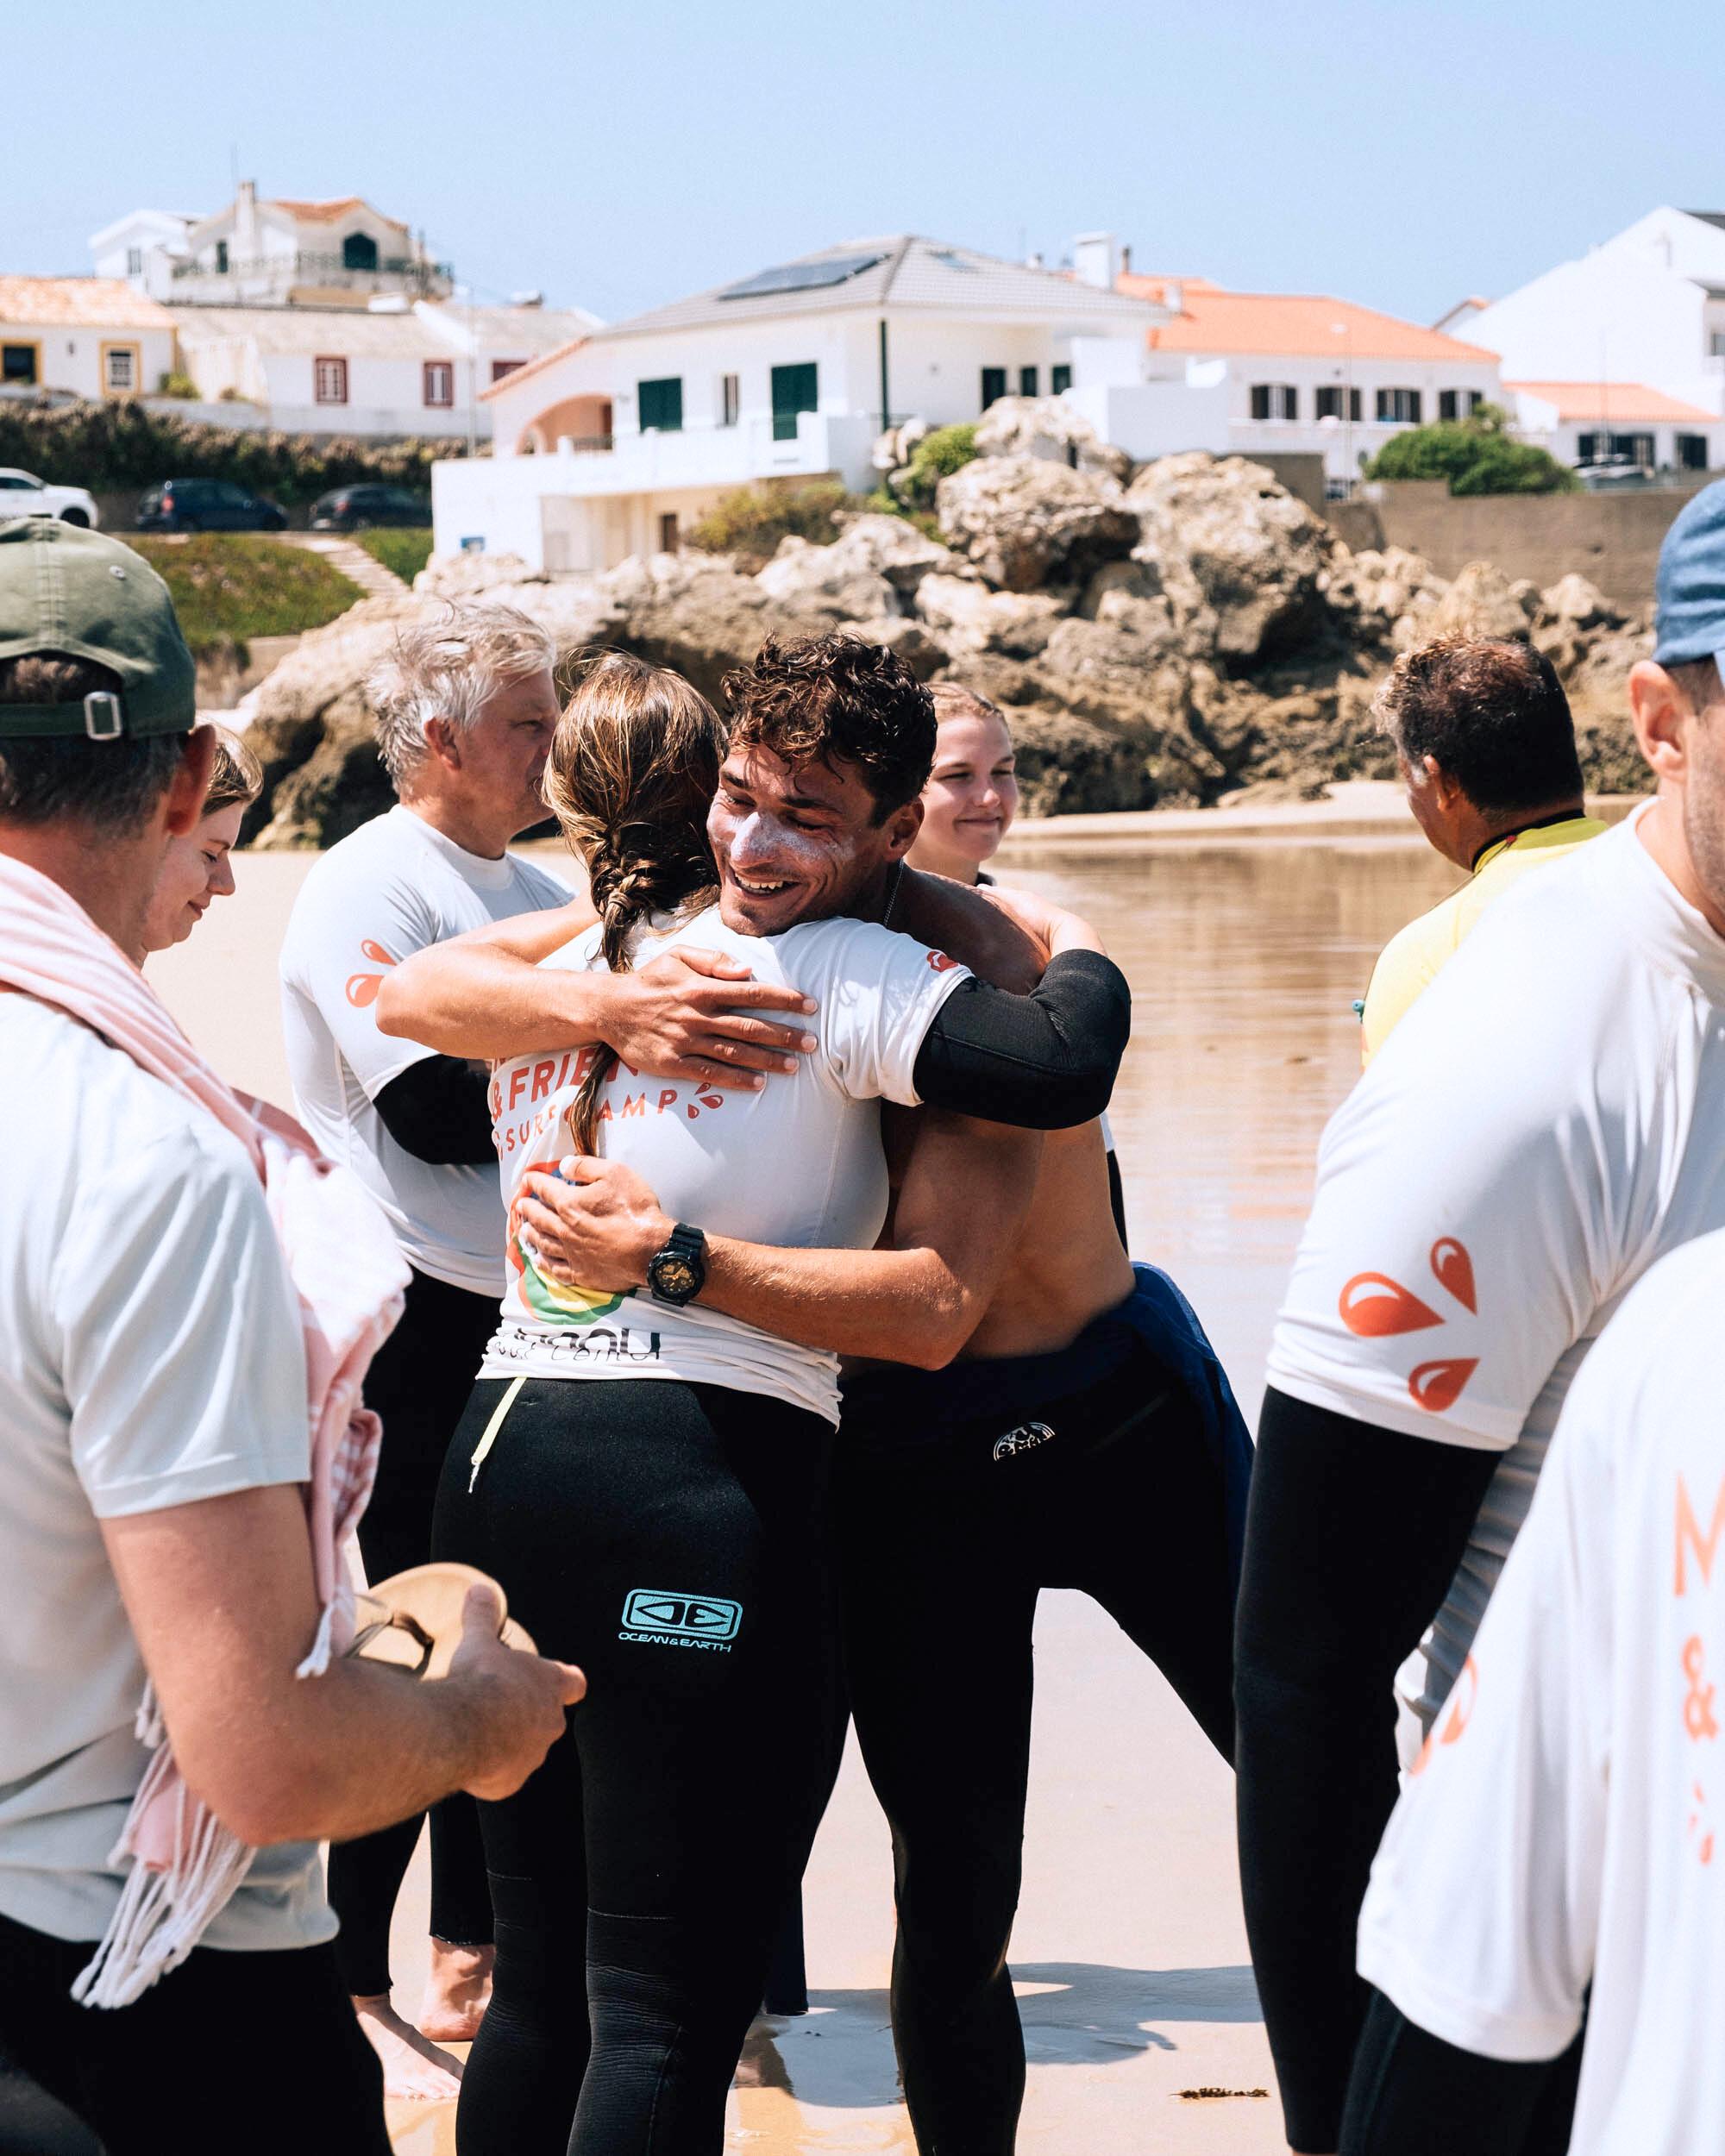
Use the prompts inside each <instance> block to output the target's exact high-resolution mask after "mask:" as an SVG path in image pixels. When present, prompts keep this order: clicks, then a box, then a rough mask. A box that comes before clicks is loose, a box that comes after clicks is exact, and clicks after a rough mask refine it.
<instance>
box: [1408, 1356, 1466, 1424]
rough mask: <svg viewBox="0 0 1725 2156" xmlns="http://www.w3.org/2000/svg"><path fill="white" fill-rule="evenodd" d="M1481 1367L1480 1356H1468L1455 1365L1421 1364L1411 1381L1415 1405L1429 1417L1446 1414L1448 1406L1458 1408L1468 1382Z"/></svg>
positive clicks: (1410, 1377)
mask: <svg viewBox="0 0 1725 2156" xmlns="http://www.w3.org/2000/svg"><path fill="white" fill-rule="evenodd" d="M1478 1368H1479V1357H1477V1356H1471V1357H1465V1356H1464V1357H1458V1358H1457V1359H1456V1360H1455V1361H1453V1362H1446V1363H1421V1364H1420V1366H1419V1367H1418V1369H1415V1371H1414V1372H1413V1373H1412V1374H1411V1375H1410V1376H1409V1377H1408V1391H1409V1392H1410V1393H1411V1394H1412V1395H1414V1405H1415V1407H1423V1408H1424V1409H1425V1410H1426V1411H1427V1413H1428V1414H1433V1415H1440V1414H1442V1413H1443V1412H1444V1410H1445V1409H1446V1407H1454V1406H1455V1404H1456V1402H1457V1401H1458V1400H1459V1399H1460V1398H1461V1396H1462V1392H1463V1389H1464V1388H1465V1386H1466V1384H1467V1381H1468V1379H1469V1378H1470V1377H1471V1376H1473V1373H1474V1372H1475V1371H1476V1370H1477V1369H1478Z"/></svg>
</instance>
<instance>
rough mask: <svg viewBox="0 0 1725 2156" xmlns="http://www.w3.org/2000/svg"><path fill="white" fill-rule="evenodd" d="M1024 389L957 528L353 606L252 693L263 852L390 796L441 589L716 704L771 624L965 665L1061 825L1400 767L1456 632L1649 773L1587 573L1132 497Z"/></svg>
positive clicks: (1260, 509)
mask: <svg viewBox="0 0 1725 2156" xmlns="http://www.w3.org/2000/svg"><path fill="white" fill-rule="evenodd" d="M1007 401H1008V402H1009V403H1013V404H1019V406H1020V407H1021V409H1020V410H1019V411H1014V412H1008V413H1007V414H1006V415H1005V416H1004V417H1002V418H1001V420H1000V423H999V424H998V425H997V426H994V427H993V428H990V427H989V426H988V424H987V423H985V425H984V427H983V428H982V429H979V430H978V431H979V436H980V437H982V439H984V440H985V441H986V442H990V443H994V442H998V443H999V444H1000V453H999V454H984V455H982V456H980V457H978V458H977V460H976V461H975V462H974V463H973V464H971V465H969V466H968V467H965V468H964V469H963V471H960V472H958V473H955V474H953V475H952V476H951V477H950V478H949V479H945V480H944V481H943V483H942V486H941V493H940V518H941V528H942V531H943V534H944V540H945V541H947V542H950V543H943V541H942V540H938V539H934V538H931V537H929V536H926V535H925V533H924V532H923V531H921V530H919V529H917V528H916V527H915V526H913V525H912V524H911V523H907V522H906V521H905V520H903V519H902V518H899V517H885V516H875V515H872V514H870V515H863V516H856V517H849V518H846V519H844V523H843V528H842V530H841V532H840V536H839V537H838V538H837V540H836V541H835V542H833V543H832V544H831V545H830V546H824V547H823V546H814V545H811V544H809V543H808V542H806V541H804V540H800V539H787V540H785V541H784V542H782V543H781V546H780V548H779V551H778V553H777V554H776V555H775V557H774V558H773V560H772V561H769V562H768V563H767V565H766V566H765V567H763V568H762V569H761V570H760V572H759V573H757V574H755V575H748V574H745V573H743V571H742V570H741V569H740V568H739V567H738V566H737V563H736V562H735V561H729V560H726V559H724V558H723V557H719V556H714V555H701V554H682V555H651V556H649V557H647V558H645V559H636V560H630V561H625V562H624V563H623V564H622V565H621V567H618V568H616V569H613V570H612V571H611V572H609V573H607V574H605V575H603V576H548V575H541V574H535V573H530V571H528V570H527V569H526V567H524V564H523V563H521V562H520V561H518V560H514V559H511V557H508V556H487V555H462V556H461V557H459V558H458V559H456V560H455V561H443V562H434V563H433V564H432V565H431V566H430V567H429V568H428V569H427V570H426V571H425V572H424V573H423V575H422V576H421V577H420V579H419V580H418V583H417V586H416V590H415V593H414V595H413V597H412V598H411V599H410V598H407V597H406V596H405V595H404V596H403V597H401V598H399V599H370V600H367V601H366V602H364V603H363V604H362V605H359V606H356V607H355V608H354V610H353V611H352V612H351V613H349V614H347V615H344V616H343V617H342V619H341V620H340V621H339V622H336V623H332V624H330V626H329V628H327V629H323V630H316V631H314V632H313V633H312V634H311V635H310V636H306V637H304V639H303V640H302V642H301V643H300V645H299V648H298V650H297V651H295V652H294V653H293V655H292V657H291V658H289V659H288V660H287V661H285V663H284V664H283V665H282V666H280V667H278V668H277V669H276V671H275V672H274V673H273V674H271V675H270V676H269V678H268V679H267V680H266V681H265V682H264V683H263V685H262V686H261V687H260V688H259V689H258V690H256V691H254V693H253V694H252V696H251V698H250V699H248V705H249V706H250V715H251V722H252V723H251V735H250V738H251V739H252V741H253V742H254V745H255V746H256V747H257V749H258V750H259V752H260V755H261V756H262V758H263V761H264V765H265V772H266V780H267V790H266V793H265V797H264V799H263V801H262V802H261V803H260V805H259V807H258V809H257V810H256V811H254V814H253V818H252V819H251V820H252V824H253V825H254V828H255V829H256V830H258V831H259V832H260V843H267V844H308V843H319V842H322V843H329V842H330V841H332V840H333V839H336V838H338V837H342V835H343V834H344V833H345V832H346V831H348V830H351V829H352V828H353V827H354V825H355V824H358V823H360V822H361V821H363V820H364V818H367V816H370V815H372V814H373V813H375V812H376V811H377V810H378V809H379V808H380V807H382V806H384V805H386V802H387V800H388V799H389V793H388V788H387V786H386V781H385V779H384V775H383V772H382V769H381V767H380V764H379V762H378V760H377V756H376V754H375V751H374V749H373V746H372V740H371V729H370V724H369V719H368V717H367V712H366V710H365V705H364V699H363V696H362V694H361V682H362V680H363V677H364V675H365V673H366V672H367V669H368V667H370V666H371V664H372V663H373V661H374V660H375V659H376V658H377V657H378V656H380V655H381V653H382V652H383V651H384V650H386V649H387V647H388V644H389V642H390V639H391V638H392V636H393V635H394V633H395V630H396V626H397V624H398V622H399V621H400V620H401V619H402V618H403V617H404V616H405V614H407V613H408V612H409V611H411V610H413V609H415V608H417V607H421V606H423V605H426V604H427V603H428V602H430V601H433V600H436V599H438V598H449V597H479V598H481V599H495V600H501V601H506V602H507V603H509V604H511V605H516V606H518V607H520V608H521V609H522V610H523V611H525V612H527V613H529V614H531V615H532V616H533V617H535V618H536V620H540V621H543V623H544V624H546V626H547V627H548V628H549V629H550V630H551V631H552V633H553V635H554V636H555V638H556V641H557V644H558V648H559V651H560V653H561V654H562V655H564V656H565V657H573V656H574V655H575V654H577V653H579V652H582V651H585V650H590V649H593V648H594V647H596V646H602V645H606V644H610V645H615V646H618V647H621V648H622V649H626V650H630V651H635V652H638V653H640V654H641V655H643V657H646V658H650V659H654V660H656V661H661V662H662V663H664V664H667V665H669V666H673V667H677V668H678V669H679V670H680V671H681V672H682V673H684V674H687V675H688V677H689V679H690V680H693V682H694V683H695V685H696V686H697V687H699V689H700V690H702V692H703V693H705V694H706V695H707V696H709V697H711V698H712V699H715V701H717V700H718V699H719V697H720V695H721V693H722V692H721V685H722V682H723V680H724V675H725V674H727V673H728V672H730V671H731V668H732V667H738V666H743V665H745V664H747V663H748V661H750V660H751V659H752V658H753V657H754V655H755V654H756V651H757V650H758V649H760V647H761V644H762V642H763V641H764V640H765V639H766V638H767V637H768V636H773V635H778V636H798V635H808V634H816V633H825V632H828V631H831V630H834V629H835V628H843V629H844V630H846V631H847V633H849V634H851V635H855V636H864V637H867V638H869V639H870V640H872V641H876V642H882V643H887V644H890V645H891V646H892V647H893V648H894V649H895V650H897V651H899V652H900V653H901V654H902V655H903V656H904V658H905V660H906V662H907V663H908V664H909V665H910V666H911V667H913V670H914V671H915V672H916V673H917V674H918V675H919V677H920V678H922V679H923V680H934V679H939V678H942V677H951V678H954V679H960V680H963V681H965V682H966V683H967V684H969V686H972V687H974V688H976V689H978V690H980V691H981V692H982V693H983V694H985V695H988V696H991V697H993V698H994V700H995V701H996V702H997V703H999V704H1000V705H1001V706H1002V707H1003V708H1004V709H1005V710H1006V711H1007V713H1008V716H1009V718H1011V721H1012V724H1013V732H1014V735H1015V736H1016V738H1017V740H1018V743H1019V772H1020V779H1021V784H1022V790H1023V793H1024V797H1025V802H1026V808H1027V809H1028V810H1030V811H1032V812H1042V813H1049V812H1055V811H1061V812H1078V811H1088V810H1094V809H1102V808H1140V807H1147V806H1150V805H1153V804H1156V803H1163V804H1167V805H1176V804H1179V805H1184V804H1191V803H1196V802H1207V801H1214V800H1216V799H1220V797H1221V796H1222V795H1224V794H1226V793H1233V792H1234V791H1236V790H1237V789H1239V788H1240V787H1245V786H1273V787H1277V789H1279V790H1280V791H1281V792H1282V793H1283V794H1284V795H1293V794H1297V793H1302V792H1305V793H1319V792H1320V791H1321V789H1322V787H1324V786H1325V785H1326V784H1327V783H1328V782H1329V781H1331V780H1337V779H1346V778H1359V777H1389V776H1391V775H1393V762H1392V759H1391V756H1390V754H1389V749H1388V746H1387V744H1386V743H1385V742H1384V741H1383V739H1382V738H1381V737H1380V736H1379V735H1378V733H1377V730H1376V728H1375V726H1374V724H1373V722H1372V718H1371V699H1372V696H1373V693H1374V692H1375V690H1376V687H1377V684H1378V683H1379V682H1380V681H1381V680H1382V679H1383V675H1384V674H1385V673H1386V672H1387V671H1388V669H1389V667H1390V665H1391V664H1392V663H1393V662H1394V660H1395V658H1396V655H1397V654H1398V653H1400V652H1403V651H1407V650H1410V649H1414V648H1415V646H1416V645H1419V644H1421V643H1423V642H1428V641H1429V640H1430V639H1432V638H1433V637H1434V636H1444V635H1469V636H1477V635H1488V636H1527V637H1529V638H1531V640H1532V641H1533V642H1534V643H1535V644H1536V645H1537V646H1538V647H1539V648H1540V649H1541V650H1543V651H1545V652H1546V653H1547V654H1548V655H1550V657H1551V659H1552V661H1553V665H1554V666H1555V667H1557V669H1558V671H1559V674H1560V675H1561V676H1562V678H1563V680H1564V681H1565V686H1566V687H1567V688H1568V690H1569V692H1570V696H1571V702H1572V703H1573V705H1574V706H1575V710H1576V717H1577V728H1578V738H1579V740H1580V743H1581V746H1582V751H1583V758H1584V768H1585V769H1586V771H1587V774H1588V778H1589V782H1590V784H1591V785H1594V786H1598V787H1609V788H1623V787H1639V786H1640V785H1641V784H1642V783H1644V780H1643V778H1642V776H1641V773H1640V763H1639V759H1638V758H1637V756H1636V755H1635V751H1634V743H1633V740H1632V738H1631V736H1630V734H1629V730H1628V723H1627V716H1626V705H1625V701H1624V693H1623V685H1624V679H1625V676H1626V675H1627V674H1628V670H1629V668H1630V667H1632V666H1633V665H1634V662H1635V661H1636V660H1637V659H1639V658H1641V657H1644V656H1646V655H1647V654H1648V653H1649V652H1650V651H1651V649H1652V640H1651V634H1650V628H1649V624H1648V622H1647V619H1646V617H1628V616H1626V615H1625V614H1624V613H1623V611H1622V609H1621V608H1618V607H1615V606H1614V605H1612V604H1611V603H1610V602H1609V600H1607V599H1603V597H1602V596H1601V595H1600V593H1599V592H1596V590H1595V589H1594V588H1593V586H1591V585H1590V584H1589V583H1588V582H1587V581H1586V580H1584V578H1582V577H1579V576H1567V577H1565V578H1564V579H1563V580H1562V581H1561V582H1560V583H1559V584H1556V585H1553V586H1552V587H1551V589H1550V590H1548V591H1546V592H1537V591H1535V590H1534V587H1533V586H1531V585H1529V584H1526V583H1515V582H1512V581H1511V580H1509V579H1508V578H1506V577H1504V576H1503V575H1502V573H1501V572H1499V571H1498V570H1497V569H1496V568H1494V567H1491V566H1490V565H1489V564H1486V563H1475V564H1472V565H1471V566H1470V567H1468V568H1466V569H1465V570H1464V571H1463V572H1462V573H1461V574H1460V575H1459V576H1458V577H1457V578H1455V579H1454V580H1453V581H1446V580H1445V579H1443V578H1442V577H1440V576H1439V575H1438V574H1437V573H1436V572H1435V571H1434V570H1433V568H1432V567H1431V565H1430V563H1429V562H1427V561H1423V560H1421V558H1420V557H1419V556H1418V555H1411V554H1408V553H1405V552H1403V551H1401V550H1399V549H1396V548H1389V549H1386V550H1384V551H1383V552H1375V553H1364V552H1363V553H1360V554H1357V555H1356V554H1351V553H1350V552H1349V551H1348V549H1347V548H1346V547H1345V546H1343V545H1342V544H1341V543H1340V542H1339V541H1338V540H1336V539H1335V537H1334V536H1333V534H1332V533H1331V532H1330V530H1329V529H1328V527H1327V525H1325V524H1323V523H1321V522H1320V520H1319V519H1318V518H1317V517H1314V515H1313V514H1312V512H1311V511H1309V510H1308V509H1306V508H1305V507H1304V506H1302V504H1300V503H1299V502H1297V501H1295V499H1294V498H1292V497H1291V496H1290V495H1289V494H1288V493H1287V492H1285V491H1284V490H1283V488H1282V487H1281V486H1278V485H1277V482H1276V480H1275V479H1274V478H1273V477H1272V476H1271V474H1270V473H1269V472H1268V471H1267V470H1265V469H1264V467H1262V466H1261V465H1255V464H1251V463H1250V462H1248V461H1245V460H1244V459H1242V458H1238V457H1230V458H1222V459H1216V458H1213V457H1209V456H1208V455H1203V454H1192V455H1188V456H1179V457H1169V458H1164V459H1163V460H1162V461H1160V462H1159V463H1157V464H1154V465H1151V466H1148V467H1145V469H1144V470H1142V471H1140V472H1139V473H1138V474H1137V476H1136V477H1135V478H1134V479H1133V480H1132V485H1131V486H1130V487H1128V488H1123V487H1121V486H1120V484H1119V482H1118V480H1117V479H1116V478H1115V477H1114V476H1113V474H1112V473H1110V472H1109V471H1108V470H1107V469H1105V468H1097V467H1096V466H1095V462H1094V461H1093V462H1092V463H1090V464H1088V465H1087V464H1085V463H1084V462H1082V461H1080V462H1079V463H1077V464H1074V463H1071V462H1069V461H1064V457H1063V455H1062V456H1055V455H1051V454H1048V453H1047V449H1048V445H1049V444H1051V443H1052V444H1053V445H1054V446H1055V447H1057V448H1058V447H1060V446H1061V444H1062V442H1063V439H1064V438H1063V437H1061V436H1058V435H1057V434H1056V433H1054V432H1052V431H1051V430H1050V429H1051V425H1052V422H1051V420H1050V419H1048V418H1047V417H1044V413H1043V411H1042V410H1041V405H1040V404H1039V403H1038V402H1036V401H1034V400H1007ZM996 409H997V410H998V407H997V408H996ZM993 417H994V414H992V413H991V414H990V419H991V420H992V419H993ZM1027 444H1029V445H1032V446H1026V445H1027ZM1036 445H1040V446H1036ZM1065 446H1066V447H1071V446H1072V445H1071V442H1070V441H1069V440H1067V441H1066V443H1065ZM245 708H246V707H244V706H242V711H244V710H245Z"/></svg>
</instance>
